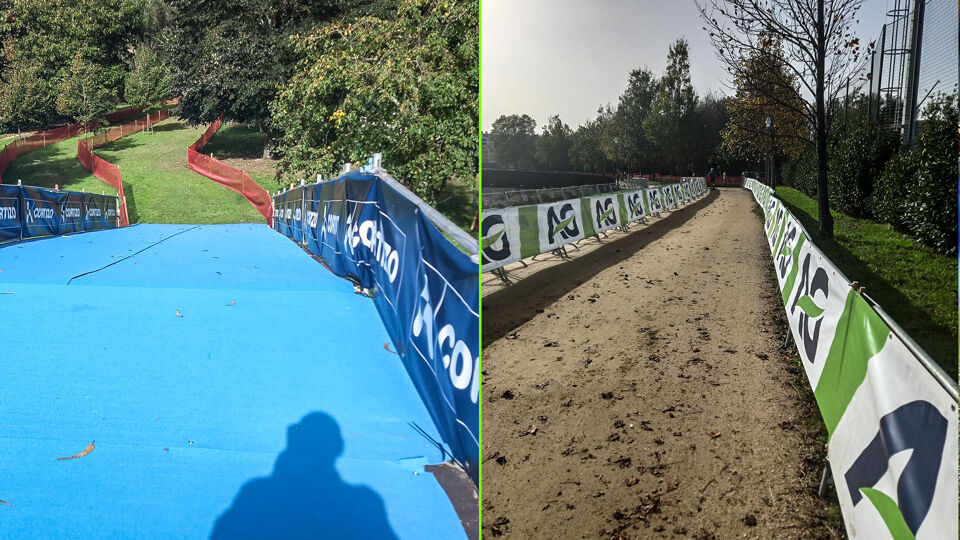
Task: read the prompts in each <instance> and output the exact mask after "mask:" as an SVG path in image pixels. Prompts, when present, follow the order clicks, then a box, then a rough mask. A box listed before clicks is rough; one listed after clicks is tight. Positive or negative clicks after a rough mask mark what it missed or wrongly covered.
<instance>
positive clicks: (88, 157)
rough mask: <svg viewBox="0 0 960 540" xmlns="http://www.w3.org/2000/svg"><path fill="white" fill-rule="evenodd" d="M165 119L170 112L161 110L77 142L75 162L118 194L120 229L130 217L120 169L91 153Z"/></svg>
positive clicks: (127, 222)
mask: <svg viewBox="0 0 960 540" xmlns="http://www.w3.org/2000/svg"><path fill="white" fill-rule="evenodd" d="M167 118H170V110H169V109H162V110H160V111H158V112H156V113H150V114H147V117H146V118H144V119H141V120H134V121H133V122H130V123H129V124H124V125H120V126H117V127H114V128H110V129H108V130H107V131H105V132H103V133H98V134H96V135H92V136H90V137H87V138H84V139H80V140H78V141H77V161H79V162H80V164H81V165H83V168H85V169H87V170H88V171H90V174H92V175H94V176H96V177H97V178H99V179H100V180H103V181H104V182H106V183H107V184H109V185H110V187H112V188H113V189H115V190H116V191H117V193H118V194H119V197H120V212H119V218H120V226H121V227H126V226H127V225H130V217H129V215H128V214H127V197H126V194H124V192H123V179H122V178H121V176H120V167H118V166H116V165H114V164H113V163H110V162H109V161H107V160H105V159H103V158H101V157H99V156H97V155H96V154H94V153H93V150H94V149H96V148H100V147H101V146H105V145H107V144H110V143H112V142H113V141H116V140H117V139H120V138H121V137H126V136H127V135H133V134H134V133H139V132H141V131H143V130H144V129H146V128H147V127H149V126H152V125H153V124H156V123H157V122H161V121H163V120H166V119H167Z"/></svg>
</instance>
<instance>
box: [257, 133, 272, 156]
mask: <svg viewBox="0 0 960 540" xmlns="http://www.w3.org/2000/svg"><path fill="white" fill-rule="evenodd" d="M260 130H261V131H263V134H264V135H265V137H264V139H263V159H273V146H274V142H273V138H272V137H270V132H269V131H267V130H265V129H263V128H260Z"/></svg>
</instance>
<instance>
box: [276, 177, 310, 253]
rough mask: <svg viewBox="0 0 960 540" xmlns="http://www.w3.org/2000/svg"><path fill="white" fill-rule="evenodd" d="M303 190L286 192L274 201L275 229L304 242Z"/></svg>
mask: <svg viewBox="0 0 960 540" xmlns="http://www.w3.org/2000/svg"><path fill="white" fill-rule="evenodd" d="M303 192H304V190H303V188H302V187H301V188H298V189H293V190H290V191H285V192H283V193H281V194H280V196H279V197H278V198H277V199H275V200H274V204H273V208H274V211H273V213H274V218H273V223H274V228H276V229H277V231H279V232H280V234H282V235H284V236H287V237H289V238H293V239H294V240H295V241H297V242H303V223H302V222H303V216H302V212H303Z"/></svg>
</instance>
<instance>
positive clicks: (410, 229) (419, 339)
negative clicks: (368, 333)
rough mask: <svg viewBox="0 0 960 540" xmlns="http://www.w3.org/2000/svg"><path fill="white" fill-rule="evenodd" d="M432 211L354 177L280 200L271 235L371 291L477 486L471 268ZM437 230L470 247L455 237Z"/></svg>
mask: <svg viewBox="0 0 960 540" xmlns="http://www.w3.org/2000/svg"><path fill="white" fill-rule="evenodd" d="M430 210H432V209H430V208H429V207H427V205H426V203H424V202H423V201H421V200H420V199H419V198H417V197H416V196H415V195H413V194H412V193H411V192H409V191H408V190H407V189H406V188H404V187H403V186H401V185H400V184H399V183H398V182H397V181H396V180H394V179H393V178H390V177H389V176H388V175H386V173H385V172H383V171H382V170H376V171H373V172H362V171H354V172H350V173H347V174H345V175H343V176H341V177H339V178H337V179H334V180H331V181H328V182H322V183H318V184H310V185H306V186H301V187H298V188H295V189H292V190H289V191H287V192H284V193H281V194H279V195H278V196H277V197H275V198H274V227H275V228H276V229H277V230H278V231H280V232H281V233H283V234H284V235H286V236H288V237H290V238H292V239H294V240H296V241H297V242H299V243H301V244H302V245H303V246H304V247H305V248H306V249H307V250H309V251H310V253H312V254H314V255H316V256H318V257H320V258H321V259H322V260H323V261H324V262H325V263H326V264H327V265H328V266H329V267H330V269H331V270H332V271H333V272H334V273H335V274H337V275H340V276H344V277H347V278H349V279H351V280H354V281H356V282H358V283H360V284H361V285H362V286H363V287H365V288H368V289H370V290H371V291H372V292H373V301H374V303H375V304H376V306H377V310H378V311H379V313H380V317H381V319H382V320H383V324H384V326H385V327H386V329H387V332H388V333H389V334H390V337H391V339H392V340H393V342H394V344H395V345H396V348H397V351H398V353H399V354H400V357H401V358H402V360H403V363H404V365H405V367H406V370H407V373H408V374H409V375H410V378H411V379H412V380H413V382H414V386H415V387H416V388H417V391H418V392H419V394H420V397H421V399H423V401H424V403H425V405H426V408H427V410H428V411H429V412H430V415H431V416H432V418H433V421H434V422H435V424H436V426H437V428H438V431H439V432H440V434H441V435H442V436H443V438H444V441H445V442H446V443H447V445H449V447H450V450H451V452H452V453H453V456H454V457H455V458H456V459H457V460H458V461H460V462H461V463H462V464H464V465H465V467H466V470H467V472H468V474H470V476H471V477H472V478H473V480H474V482H479V453H480V446H479V445H480V443H479V440H480V426H479V401H480V363H479V360H480V350H479V338H480V312H479V303H480V299H479V290H478V287H479V282H478V281H479V276H478V273H477V260H476V258H475V256H472V254H469V253H465V252H464V251H462V250H461V249H460V248H458V247H457V246H455V245H454V244H453V243H451V241H450V240H448V239H447V237H445V236H444V233H443V232H441V230H440V229H439V228H438V227H437V225H435V224H434V223H433V222H432V221H431V219H429V218H428V217H427V215H426V214H427V213H429V212H430ZM435 217H437V216H435ZM439 219H445V218H439ZM447 224H449V222H447ZM449 225H450V226H451V227H455V226H454V225H452V224H449ZM444 232H446V233H448V234H451V235H452V236H458V235H459V236H461V237H463V238H466V242H464V243H465V244H472V246H469V245H468V246H465V247H466V248H467V249H473V250H475V249H476V240H475V239H473V238H472V237H469V236H467V235H466V234H465V233H463V231H459V230H457V231H452V233H451V229H450V228H447V229H445V230H444Z"/></svg>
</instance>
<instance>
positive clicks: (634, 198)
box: [623, 191, 647, 221]
mask: <svg viewBox="0 0 960 540" xmlns="http://www.w3.org/2000/svg"><path fill="white" fill-rule="evenodd" d="M623 200H624V202H625V203H626V205H627V221H637V220H639V219H643V218H644V217H646V215H647V209H646V208H644V205H643V192H642V191H633V192H630V193H627V194H625V195H624V196H623Z"/></svg>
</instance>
